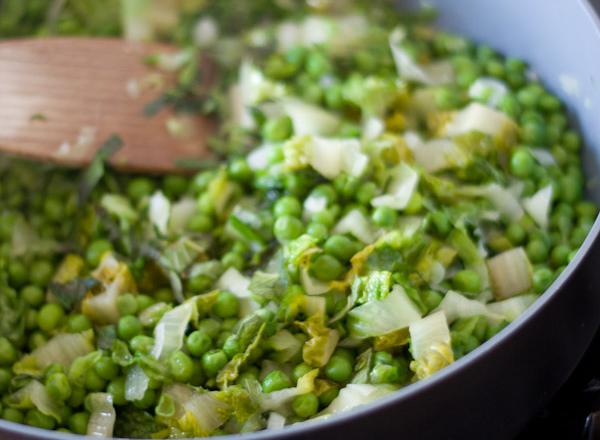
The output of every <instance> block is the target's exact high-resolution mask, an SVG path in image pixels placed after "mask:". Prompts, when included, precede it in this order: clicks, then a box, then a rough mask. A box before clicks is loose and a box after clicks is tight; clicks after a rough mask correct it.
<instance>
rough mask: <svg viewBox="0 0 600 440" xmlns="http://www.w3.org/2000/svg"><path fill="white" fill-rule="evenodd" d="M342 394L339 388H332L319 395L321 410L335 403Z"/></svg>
mask: <svg viewBox="0 0 600 440" xmlns="http://www.w3.org/2000/svg"><path fill="white" fill-rule="evenodd" d="M338 394H340V390H339V388H337V387H331V388H329V389H327V390H325V391H324V392H322V393H321V394H320V395H319V404H320V406H321V408H325V407H327V406H329V405H330V404H331V402H333V400H334V399H335V398H336V397H337V396H338Z"/></svg>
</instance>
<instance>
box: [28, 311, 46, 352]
mask: <svg viewBox="0 0 600 440" xmlns="http://www.w3.org/2000/svg"><path fill="white" fill-rule="evenodd" d="M38 316H39V314H38ZM46 342H47V338H46V336H45V335H44V334H43V333H41V332H33V333H32V334H31V335H29V340H28V342H27V346H28V347H29V349H30V350H31V351H33V350H35V349H36V348H39V347H41V346H42V345H44V344H45V343H46Z"/></svg>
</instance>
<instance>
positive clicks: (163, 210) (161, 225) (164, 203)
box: [148, 191, 171, 236]
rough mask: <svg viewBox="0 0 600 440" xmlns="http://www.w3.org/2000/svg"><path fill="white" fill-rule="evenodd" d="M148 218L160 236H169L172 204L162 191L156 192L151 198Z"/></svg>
mask: <svg viewBox="0 0 600 440" xmlns="http://www.w3.org/2000/svg"><path fill="white" fill-rule="evenodd" d="M148 217H149V218H150V222H151V223H152V224H153V225H154V227H155V228H156V230H157V231H158V233H159V234H161V235H163V236H164V235H167V233H168V226H169V219H170V217H171V202H170V201H169V199H167V197H165V195H164V194H163V193H162V192H161V191H157V192H155V193H154V194H153V195H152V197H150V205H149V207H148Z"/></svg>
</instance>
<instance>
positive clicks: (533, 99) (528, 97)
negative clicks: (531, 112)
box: [517, 86, 541, 108]
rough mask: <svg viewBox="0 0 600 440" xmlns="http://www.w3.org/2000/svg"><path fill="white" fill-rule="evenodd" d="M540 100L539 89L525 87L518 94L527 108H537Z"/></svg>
mask: <svg viewBox="0 0 600 440" xmlns="http://www.w3.org/2000/svg"><path fill="white" fill-rule="evenodd" d="M540 98H541V91H540V90H539V87H534V86H529V87H524V88H522V89H521V90H519V91H518V92H517V99H518V100H519V102H520V103H521V104H522V105H523V106H524V107H526V108H535V107H537V105H538V103H539V100H540Z"/></svg>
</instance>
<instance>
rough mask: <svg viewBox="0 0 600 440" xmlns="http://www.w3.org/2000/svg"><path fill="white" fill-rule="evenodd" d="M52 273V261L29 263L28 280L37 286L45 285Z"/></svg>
mask: <svg viewBox="0 0 600 440" xmlns="http://www.w3.org/2000/svg"><path fill="white" fill-rule="evenodd" d="M53 274H54V267H53V266H52V263H50V262H49V261H46V260H38V261H34V262H33V263H32V265H31V268H30V272H29V280H30V282H31V283H32V284H33V285H35V286H38V287H46V286H47V285H48V283H49V282H50V280H51V279H52V275H53Z"/></svg>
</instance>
